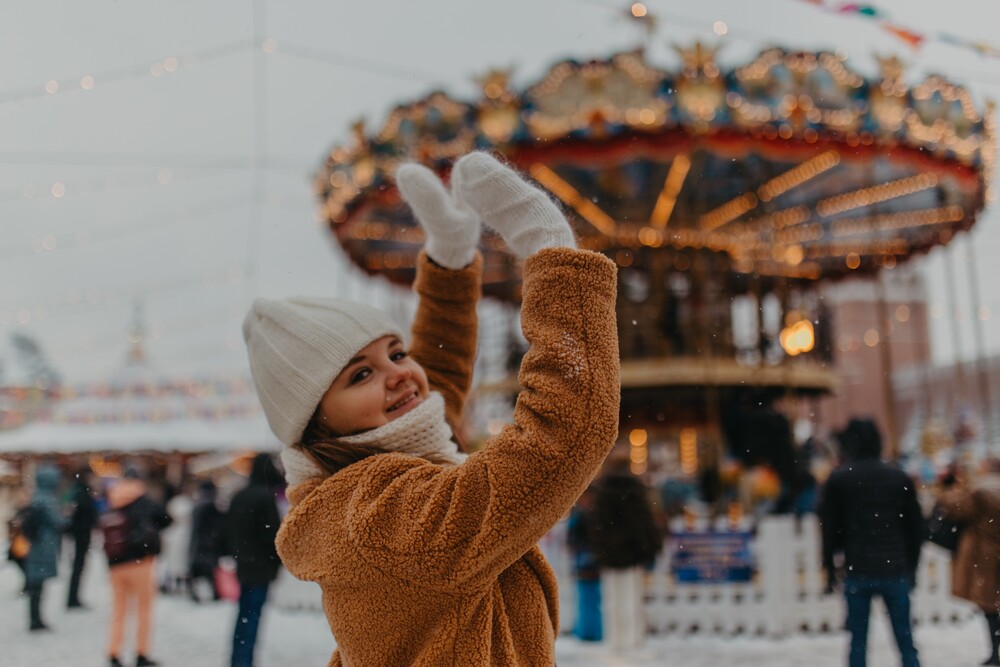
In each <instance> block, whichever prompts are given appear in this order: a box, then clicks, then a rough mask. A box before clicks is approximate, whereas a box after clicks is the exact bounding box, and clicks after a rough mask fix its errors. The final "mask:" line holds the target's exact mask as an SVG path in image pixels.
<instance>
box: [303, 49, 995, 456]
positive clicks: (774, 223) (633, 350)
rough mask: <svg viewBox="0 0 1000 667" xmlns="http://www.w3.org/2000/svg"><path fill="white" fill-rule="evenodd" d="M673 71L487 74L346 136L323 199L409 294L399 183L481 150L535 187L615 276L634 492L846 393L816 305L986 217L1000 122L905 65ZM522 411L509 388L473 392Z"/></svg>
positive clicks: (361, 261)
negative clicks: (419, 166) (802, 404)
mask: <svg viewBox="0 0 1000 667" xmlns="http://www.w3.org/2000/svg"><path fill="white" fill-rule="evenodd" d="M678 53H679V55H680V62H681V67H680V69H679V70H677V71H669V70H666V69H663V68H660V67H658V66H656V65H655V64H653V63H650V62H648V61H647V59H646V58H645V56H644V54H643V52H642V51H633V52H626V53H620V54H618V55H614V56H612V57H610V58H608V59H602V60H592V61H585V62H581V61H574V60H567V61H564V62H560V63H558V64H556V65H555V66H554V67H552V68H551V69H550V70H549V71H548V73H547V74H546V75H545V76H544V77H542V79H541V80H540V81H538V82H536V83H534V84H532V85H529V86H527V87H526V88H523V89H515V88H512V87H511V84H510V76H509V75H510V73H509V72H507V71H494V72H490V73H489V74H487V75H486V76H484V77H482V78H481V79H480V83H481V89H482V95H481V97H480V98H479V99H477V100H457V99H454V98H452V97H449V96H448V95H447V94H445V93H443V92H433V93H431V94H429V95H428V96H426V97H425V98H423V99H419V100H416V101H414V102H411V103H407V104H403V105H401V106H399V107H397V108H395V109H394V110H393V111H392V112H391V113H390V114H389V116H388V118H387V120H386V121H385V122H384V124H383V125H382V127H381V128H379V129H378V130H377V131H374V132H370V131H368V130H367V129H366V128H365V126H364V124H363V123H361V122H359V123H357V124H356V125H355V126H354V128H353V135H354V136H353V141H352V142H350V143H348V144H347V145H343V146H336V147H334V148H333V149H332V150H331V151H330V153H329V156H328V158H327V160H326V162H325V165H324V166H323V168H322V169H321V171H320V173H319V174H318V176H317V189H318V194H319V196H320V199H321V204H322V212H323V216H324V218H325V220H326V221H327V223H328V224H329V226H330V229H331V231H332V232H333V234H334V236H335V238H336V240H337V241H338V243H339V244H340V245H341V246H342V247H343V249H344V250H345V251H346V253H347V255H348V256H349V257H350V259H351V260H352V261H353V262H354V263H355V264H356V265H357V266H359V267H361V268H362V269H363V270H365V271H367V272H368V273H370V274H373V275H374V274H377V275H381V276H384V277H386V278H388V279H389V280H390V281H393V282H395V283H398V284H403V285H406V284H409V283H410V282H411V281H412V279H413V276H414V266H415V259H416V256H417V252H418V250H419V249H420V247H421V244H422V242H423V236H422V232H421V229H420V227H419V225H418V224H417V223H416V221H415V219H414V218H413V217H412V215H411V213H410V211H409V209H408V208H407V207H406V206H405V205H404V204H403V203H402V201H401V200H400V197H399V193H398V192H397V190H396V187H395V184H394V182H393V174H394V172H395V170H396V167H397V166H398V165H399V164H400V163H401V162H403V161H407V160H419V161H421V162H423V163H424V164H426V165H428V166H429V167H431V168H433V169H435V170H437V171H438V172H439V173H440V174H442V175H443V176H444V177H447V174H448V171H449V168H450V165H451V163H452V161H453V160H454V159H455V158H457V157H458V156H461V155H463V154H464V153H466V152H468V151H471V150H488V151H491V152H493V153H495V154H497V155H499V156H502V158H503V159H504V160H505V161H507V162H509V163H510V164H512V165H514V166H516V167H517V168H518V169H520V170H521V171H523V172H524V173H526V174H529V175H530V176H531V177H532V178H533V179H534V180H535V181H536V183H537V184H538V185H539V186H540V187H542V188H544V189H545V190H546V191H548V192H549V193H550V194H551V195H552V196H553V197H554V198H556V199H558V200H559V201H560V202H562V204H563V205H564V209H565V210H566V211H567V213H568V215H569V217H570V221H571V224H573V226H574V228H575V231H576V233H577V235H578V238H579V244H580V246H581V247H584V248H589V249H592V250H596V251H599V252H602V253H604V254H606V255H608V256H609V257H611V258H612V259H614V260H615V262H616V263H617V264H618V266H619V267H620V274H619V276H620V280H619V285H620V293H619V299H618V314H619V338H620V345H621V358H622V374H621V379H622V411H621V417H622V424H621V433H622V434H623V437H625V438H627V439H628V440H629V441H630V444H631V446H632V448H633V454H634V456H633V461H634V463H636V468H637V471H641V470H644V469H645V461H646V457H647V448H648V449H649V451H648V454H649V455H650V456H652V455H653V451H652V449H653V448H654V445H662V447H657V449H659V450H662V451H663V452H666V454H665V456H666V457H667V459H668V463H669V465H673V466H676V467H679V468H680V469H683V470H684V471H685V472H687V473H689V474H693V473H694V472H696V471H697V470H699V469H700V468H702V467H703V466H706V465H708V466H712V465H715V464H717V463H718V461H719V457H720V456H721V455H723V454H724V453H725V450H726V449H727V448H728V450H729V452H730V454H733V453H736V454H739V453H740V452H743V453H745V452H746V451H749V450H750V449H751V448H752V443H748V442H745V441H743V440H741V438H745V437H746V433H745V431H746V429H748V428H752V427H753V422H752V420H751V421H747V420H746V419H745V418H744V417H746V414H747V412H746V411H747V409H749V408H748V406H758V407H759V406H764V407H765V408H766V406H768V405H769V404H770V403H771V402H773V401H774V399H775V398H777V397H783V396H815V395H819V394H823V393H826V392H830V391H834V390H835V389H836V381H835V374H834V372H833V368H832V364H833V363H834V361H835V360H834V359H833V349H832V348H833V346H832V344H831V341H830V333H829V332H830V313H828V312H827V310H826V308H825V307H824V303H823V299H822V298H821V297H822V293H821V289H820V287H821V285H823V284H824V283H825V282H827V281H832V280H837V279H840V278H843V277H845V276H856V275H874V274H876V273H877V272H879V271H882V270H890V269H892V268H893V267H895V266H896V265H897V264H898V263H900V262H903V261H906V260H907V259H909V258H910V257H912V256H914V255H918V254H921V253H925V252H927V251H928V250H929V249H931V248H933V247H935V246H938V245H942V244H946V243H948V242H949V241H950V240H951V239H952V238H953V237H954V236H955V234H956V233H958V232H961V231H964V230H968V229H969V228H970V227H971V226H972V225H973V224H974V223H975V221H976V216H977V214H978V213H979V211H981V210H982V209H983V207H984V205H985V203H986V202H988V201H992V200H993V199H994V198H995V193H994V192H992V189H991V186H990V183H991V182H992V171H993V161H994V150H995V147H994V125H993V119H992V113H991V112H992V107H991V106H990V105H988V106H987V108H986V109H979V108H977V107H976V105H975V103H974V101H973V99H972V98H971V96H970V94H969V92H968V91H967V90H966V89H965V88H963V87H961V86H958V85H955V84H953V83H950V82H949V81H947V80H946V79H944V78H941V77H938V76H932V77H930V78H928V79H926V80H925V81H923V82H920V83H917V84H912V83H908V82H907V81H906V80H905V79H904V76H903V74H904V73H903V67H902V66H901V64H900V62H899V61H898V60H897V59H895V58H886V59H881V60H880V61H879V64H880V72H881V73H880V75H879V76H878V77H877V78H865V77H863V76H861V75H859V74H857V73H856V72H854V71H852V70H851V69H849V68H848V67H847V66H846V64H845V62H844V58H842V57H841V56H839V55H836V54H833V53H827V52H816V53H813V52H788V51H784V50H780V49H770V50H766V51H764V52H762V53H761V54H760V55H759V56H757V57H756V58H755V59H754V60H753V61H752V62H749V63H747V64H745V65H741V66H737V67H733V68H731V69H730V68H724V67H723V66H722V65H720V63H719V62H718V61H717V60H716V57H715V56H716V54H715V51H714V49H712V48H710V47H706V46H704V45H701V44H696V45H694V46H693V47H691V48H683V49H678ZM481 249H482V252H483V256H484V260H485V262H484V266H485V269H484V271H485V273H484V292H485V294H486V295H488V296H492V297H494V298H495V299H497V300H500V301H501V302H503V303H507V304H512V306H516V304H517V302H518V299H519V273H518V266H517V264H516V263H515V261H514V259H513V257H512V256H511V255H509V254H508V253H507V252H506V249H505V247H504V246H503V244H502V242H501V241H500V239H499V238H498V237H495V236H491V235H489V234H488V233H487V234H486V235H484V237H483V238H482V242H481ZM512 319H513V318H512ZM513 321H514V322H515V323H516V319H513ZM508 330H510V333H509V335H507V336H506V341H505V343H506V346H507V347H508V348H509V352H510V356H511V358H512V363H511V364H510V365H509V368H510V369H511V370H512V371H513V370H516V363H514V362H516V360H517V353H518V349H519V345H520V343H521V342H520V341H519V339H518V336H517V334H516V331H515V330H513V327H509V328H508ZM516 391H517V382H516V377H515V376H514V375H513V373H511V375H510V376H509V377H508V378H506V379H504V380H501V381H498V382H488V383H485V384H483V385H481V386H480V388H479V392H480V395H486V394H489V393H490V392H493V393H496V394H501V395H506V396H511V395H513V394H514V393H516ZM741 432H742V433H743V434H742V435H741Z"/></svg>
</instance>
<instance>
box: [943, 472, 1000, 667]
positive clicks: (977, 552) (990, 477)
mask: <svg viewBox="0 0 1000 667" xmlns="http://www.w3.org/2000/svg"><path fill="white" fill-rule="evenodd" d="M940 507H941V509H942V510H943V512H944V516H945V518H947V519H950V520H952V521H955V522H958V523H959V524H961V525H962V532H961V537H959V540H958V550H957V551H956V552H955V555H954V557H953V559H952V562H951V592H952V595H954V596H956V597H959V598H962V599H963V600H968V601H969V602H972V603H974V604H975V605H976V606H978V607H979V608H980V609H981V610H982V612H983V616H985V618H986V626H987V628H988V630H989V634H990V645H991V648H990V655H989V657H988V658H987V659H986V662H984V663H983V664H984V665H1000V521H997V517H998V516H1000V459H998V458H989V459H986V460H984V461H983V463H982V475H981V476H980V477H979V478H978V479H977V480H976V481H974V482H973V483H972V484H971V485H969V486H967V487H961V486H959V487H954V488H952V489H949V490H947V491H945V492H944V493H943V494H942V496H941V503H940Z"/></svg>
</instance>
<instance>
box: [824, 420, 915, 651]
mask: <svg viewBox="0 0 1000 667" xmlns="http://www.w3.org/2000/svg"><path fill="white" fill-rule="evenodd" d="M837 439H838V440H839V441H840V447H841V451H842V452H843V455H844V459H845V461H846V462H845V464H844V465H843V466H841V467H840V468H838V469H837V470H835V471H834V472H833V473H831V475H830V477H829V479H828V480H827V482H826V486H825V487H824V488H823V490H822V493H821V498H820V504H819V508H818V509H817V515H818V516H819V520H820V524H821V525H822V534H823V565H824V567H825V568H826V571H827V581H828V584H827V588H828V590H831V591H832V590H833V582H834V580H835V579H836V573H835V572H836V566H835V556H836V554H838V553H842V554H843V559H844V560H843V568H844V570H845V571H846V572H847V575H846V577H845V578H844V598H845V599H846V601H847V630H848V632H850V633H851V648H850V654H849V658H848V665H850V667H865V664H866V661H867V657H866V654H867V650H868V618H869V614H870V613H871V603H872V598H873V597H875V596H876V595H877V596H879V597H881V598H882V601H883V602H884V603H885V608H886V611H887V612H888V613H889V621H890V623H891V625H892V633H893V635H894V636H895V638H896V645H897V647H898V648H899V654H900V657H901V659H902V664H903V667H919V665H920V662H919V660H918V659H917V649H916V648H915V647H914V645H913V629H912V626H911V621H910V591H911V590H912V589H913V586H914V583H915V581H916V572H917V564H918V562H919V560H920V547H921V544H922V543H923V539H924V522H923V514H922V512H921V509H920V505H919V503H918V502H917V491H916V483H915V482H914V481H913V480H912V479H910V477H909V476H908V475H907V474H906V473H905V472H903V471H902V470H900V469H899V468H896V467H893V466H891V465H889V464H887V463H883V462H882V461H881V460H880V458H879V457H880V456H881V453H882V437H881V435H880V434H879V432H878V427H877V426H876V425H875V422H873V421H872V420H870V419H852V420H851V421H850V422H848V424H847V427H846V428H845V429H844V430H843V431H841V432H840V434H839V435H838V437H837Z"/></svg>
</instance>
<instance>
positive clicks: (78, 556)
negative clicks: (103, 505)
mask: <svg viewBox="0 0 1000 667" xmlns="http://www.w3.org/2000/svg"><path fill="white" fill-rule="evenodd" d="M93 483H94V476H93V473H92V472H91V471H90V468H89V467H83V468H80V470H79V471H77V473H76V479H74V480H73V486H72V488H71V489H70V502H71V503H72V505H73V512H72V514H71V515H70V518H69V526H68V527H67V533H69V535H70V537H72V538H73V571H72V573H71V574H70V577H69V591H68V594H67V596H66V607H67V608H68V609H86V608H87V607H86V605H84V604H83V603H82V602H81V601H80V581H81V579H82V578H83V568H84V567H85V566H86V565H87V554H88V553H89V552H90V540H91V537H92V536H93V533H94V528H96V527H97V518H98V515H99V512H98V510H97V499H96V498H94V490H93V488H92V485H93Z"/></svg>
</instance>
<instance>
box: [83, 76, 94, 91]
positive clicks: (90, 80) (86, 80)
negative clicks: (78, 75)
mask: <svg viewBox="0 0 1000 667" xmlns="http://www.w3.org/2000/svg"><path fill="white" fill-rule="evenodd" d="M80 87H81V88H83V89H84V90H91V89H92V88H93V87H94V77H92V76H91V75H90V74H87V75H86V76H84V77H83V78H82V79H80Z"/></svg>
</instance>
